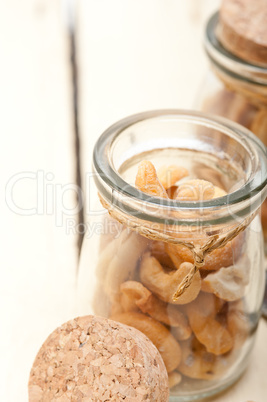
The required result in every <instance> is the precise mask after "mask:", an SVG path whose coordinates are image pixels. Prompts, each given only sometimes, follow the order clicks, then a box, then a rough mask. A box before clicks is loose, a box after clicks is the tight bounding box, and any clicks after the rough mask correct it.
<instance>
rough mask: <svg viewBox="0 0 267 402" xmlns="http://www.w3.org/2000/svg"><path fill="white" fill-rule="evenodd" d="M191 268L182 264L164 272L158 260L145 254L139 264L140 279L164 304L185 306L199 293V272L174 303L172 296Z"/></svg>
mask: <svg viewBox="0 0 267 402" xmlns="http://www.w3.org/2000/svg"><path fill="white" fill-rule="evenodd" d="M191 268H192V264H190V263H183V264H181V265H180V267H179V269H177V270H175V271H171V272H165V271H164V269H163V267H162V266H161V264H160V263H159V262H158V260H157V259H156V258H155V257H152V256H151V255H150V254H149V253H146V254H144V256H143V258H142V261H141V264H140V279H141V282H142V283H143V284H144V285H145V286H146V287H147V288H148V289H149V290H151V292H153V293H155V294H156V295H157V296H158V297H159V299H161V300H163V301H165V302H166V303H172V304H186V303H190V302H191V301H192V300H194V299H195V298H196V297H197V295H198V293H199V291H200V288H201V278H200V274H199V272H197V273H196V274H195V275H194V278H193V280H192V283H191V285H190V286H189V287H188V288H187V289H186V290H185V291H184V293H183V294H182V295H181V296H180V297H179V298H178V299H177V300H176V301H175V302H174V301H173V299H172V296H173V294H174V293H175V291H176V290H177V287H178V285H179V284H180V283H181V282H182V280H183V279H184V277H185V276H186V275H187V274H188V273H189V271H190V270H191Z"/></svg>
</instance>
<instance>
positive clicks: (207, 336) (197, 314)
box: [186, 292, 234, 355]
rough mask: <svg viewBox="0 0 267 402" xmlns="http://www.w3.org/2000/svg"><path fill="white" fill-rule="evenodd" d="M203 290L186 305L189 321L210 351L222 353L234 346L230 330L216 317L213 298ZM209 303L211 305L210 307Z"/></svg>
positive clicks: (200, 340)
mask: <svg viewBox="0 0 267 402" xmlns="http://www.w3.org/2000/svg"><path fill="white" fill-rule="evenodd" d="M210 296H212V295H210V294H208V293H203V292H201V293H200V294H199V296H198V298H197V299H196V300H194V301H193V302H192V303H190V304H188V305H187V306H186V312H187V315H188V319H189V323H190V326H191V328H192V331H193V332H194V334H195V336H196V338H197V339H198V340H199V342H200V343H202V344H203V345H205V347H206V349H207V351H208V352H210V353H213V354H215V355H220V354H223V353H226V352H228V351H229V350H231V349H232V348H233V344H234V343H233V338H232V336H231V335H230V333H229V331H228V330H227V329H226V328H224V326H223V325H222V324H221V323H220V322H219V321H217V320H216V317H214V309H215V306H212V303H214V302H213V298H212V297H210ZM209 305H211V306H210V307H209Z"/></svg>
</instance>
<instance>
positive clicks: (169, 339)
mask: <svg viewBox="0 0 267 402" xmlns="http://www.w3.org/2000/svg"><path fill="white" fill-rule="evenodd" d="M110 318H111V319H112V320H114V321H119V322H121V323H122V324H126V325H130V326H132V327H134V328H136V329H138V330H139V331H141V332H143V333H144V334H145V335H146V336H147V337H148V338H149V339H150V340H151V341H152V342H153V343H154V345H155V346H156V348H157V349H158V350H159V352H160V354H161V356H162V359H163V361H164V363H165V366H166V369H167V371H168V373H170V372H171V371H173V370H175V369H176V367H177V366H178V364H179V363H180V361H181V348H180V345H179V343H178V342H177V341H176V340H175V338H174V337H173V335H172V334H171V333H170V331H169V330H168V329H167V328H166V327H165V326H164V325H162V324H160V323H159V322H158V321H156V320H154V319H153V318H151V317H148V316H146V315H144V314H140V313H134V312H132V313H131V312H130V313H123V314H118V315H115V316H112V317H110Z"/></svg>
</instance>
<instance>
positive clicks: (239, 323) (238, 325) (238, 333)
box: [227, 300, 250, 349]
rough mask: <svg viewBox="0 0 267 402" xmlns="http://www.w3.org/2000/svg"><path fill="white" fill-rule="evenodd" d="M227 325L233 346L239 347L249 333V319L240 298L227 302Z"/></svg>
mask: <svg viewBox="0 0 267 402" xmlns="http://www.w3.org/2000/svg"><path fill="white" fill-rule="evenodd" d="M227 325H228V330H229V332H230V334H231V335H232V337H233V339H234V347H235V348H236V349H238V348H240V347H241V346H242V345H243V343H244V342H245V341H246V339H248V337H249V335H250V321H249V318H248V315H247V314H246V313H245V309H244V303H243V301H242V300H238V301H235V302H233V303H229V305H228V313H227Z"/></svg>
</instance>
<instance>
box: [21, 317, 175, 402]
mask: <svg viewBox="0 0 267 402" xmlns="http://www.w3.org/2000/svg"><path fill="white" fill-rule="evenodd" d="M168 397H169V387H168V375H167V371H166V368H165V366H164V363H163V360H162V358H161V356H160V354H159V352H158V350H157V349H156V347H155V346H154V345H153V344H152V342H151V341H150V340H149V339H148V338H147V337H146V336H145V335H144V334H142V333H141V332H140V331H138V330H136V329H134V328H132V327H129V326H126V325H123V324H120V323H117V322H114V321H111V320H107V319H106V318H101V317H95V316H85V317H78V318H75V319H74V320H72V321H68V322H67V323H65V324H63V325H62V326H61V327H59V328H57V329H56V330H55V331H54V332H53V333H52V334H51V335H50V336H49V337H48V338H47V340H46V341H45V342H44V344H43V345H42V347H41V349H40V350H39V352H38V354H37V356H36V359H35V361H34V364H33V367H32V370H31V373H30V378H29V402H37V401H43V402H53V401H56V402H65V401H86V402H89V401H92V402H98V401H129V402H134V401H135V402H138V401H158V402H164V401H168Z"/></svg>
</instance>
